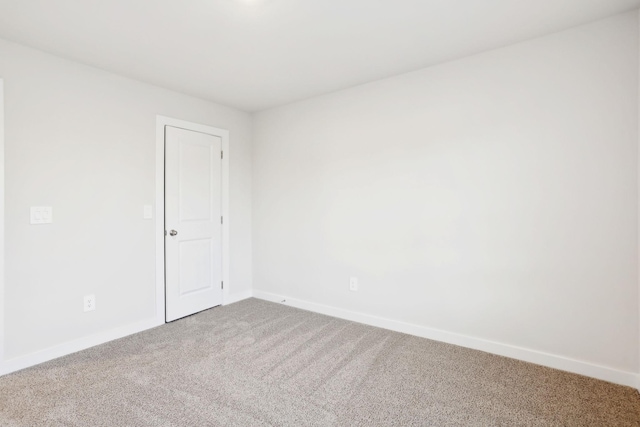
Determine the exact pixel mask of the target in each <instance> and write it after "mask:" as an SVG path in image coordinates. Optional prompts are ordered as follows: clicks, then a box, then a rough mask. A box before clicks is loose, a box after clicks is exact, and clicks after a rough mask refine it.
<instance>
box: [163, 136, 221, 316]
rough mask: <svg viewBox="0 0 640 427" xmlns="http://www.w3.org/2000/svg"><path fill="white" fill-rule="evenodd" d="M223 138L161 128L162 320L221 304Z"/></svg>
mask: <svg viewBox="0 0 640 427" xmlns="http://www.w3.org/2000/svg"><path fill="white" fill-rule="evenodd" d="M221 152H222V140H221V138H220V137H218V136H213V135H208V134H205V133H200V132H195V131H190V130H185V129H180V128H176V127H171V126H166V127H165V268H166V274H165V277H166V279H165V280H166V284H165V286H166V320H167V322H170V321H172V320H176V319H179V318H181V317H185V316H188V315H190V314H193V313H197V312H198V311H202V310H205V309H207V308H211V307H214V306H216V305H220V304H222V224H221V222H222V197H221V196H222V191H221V189H222V161H221V159H220V158H221Z"/></svg>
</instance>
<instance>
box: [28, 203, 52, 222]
mask: <svg viewBox="0 0 640 427" xmlns="http://www.w3.org/2000/svg"><path fill="white" fill-rule="evenodd" d="M52 222H53V208H52V207H51V206H31V224H51V223H52Z"/></svg>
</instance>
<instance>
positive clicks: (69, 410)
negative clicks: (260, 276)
mask: <svg viewBox="0 0 640 427" xmlns="http://www.w3.org/2000/svg"><path fill="white" fill-rule="evenodd" d="M0 425H1V426H4V427H14V426H29V427H35V426H83V427H84V426H109V427H114V426H163V427H170V426H243V427H247V426H520V425H522V426H640V395H639V394H638V392H637V391H635V390H633V389H631V388H628V387H622V386H617V385H613V384H609V383H606V382H603V381H598V380H593V379H589V378H586V377H582V376H579V375H574V374H568V373H565V372H561V371H557V370H553V369H549V368H544V367H540V366H536V365H532V364H529V363H525V362H519V361H516V360H511V359H507V358H503V357H499V356H494V355H490V354H487V353H483V352H480V351H475V350H469V349H465V348H461V347H457V346H453V345H448V344H443V343H438V342H435V341H429V340H426V339H422V338H417V337H413V336H410V335H404V334H400V333H396V332H390V331H386V330H383V329H378V328H374V327H370V326H365V325H361V324H358V323H353V322H348V321H344V320H339V319H335V318H331V317H327V316H323V315H319V314H314V313H310V312H306V311H302V310H297V309H294V308H291V307H287V306H284V305H280V304H273V303H269V302H265V301H260V300H256V299H250V300H246V301H242V302H239V303H236V304H232V305H229V306H226V307H218V308H214V309H212V310H208V311H205V312H202V313H199V314H197V315H194V316H191V317H188V318H185V319H182V320H179V321H176V322H174V323H171V324H168V325H164V326H161V327H159V328H155V329H152V330H149V331H146V332H143V333H140V334H137V335H133V336H130V337H127V338H123V339H120V340H117V341H114V342H111V343H108V344H104V345H101V346H99V347H94V348H92V349H89V350H86V351H83V352H80V353H76V354H73V355H70V356H67V357H64V358H61V359H58V360H55V361H52V362H49V363H46V364H43V365H39V366H37V367H34V368H30V369H27V370H24V371H21V372H17V373H14V374H11V375H8V376H5V377H2V378H0Z"/></svg>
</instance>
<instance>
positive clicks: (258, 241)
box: [253, 12, 639, 378]
mask: <svg viewBox="0 0 640 427" xmlns="http://www.w3.org/2000/svg"><path fill="white" fill-rule="evenodd" d="M637 21H638V18H637V13H636V12H633V13H628V14H625V15H620V16H616V17H612V18H609V19H606V20H603V21H599V22H596V23H593V24H590V25H586V26H581V27H578V28H574V29H571V30H568V31H565V32H562V33H557V34H553V35H550V36H547V37H544V38H540V39H536V40H532V41H529V42H526V43H521V44H518V45H514V46H510V47H506V48H502V49H499V50H495V51H491V52H486V53H483V54H480V55H476V56H473V57H469V58H466V59H462V60H458V61H455V62H450V63H446V64H443V65H440V66H436V67H432V68H428V69H424V70H421V71H418V72H415V73H410V74H406V75H402V76H398V77H394V78H390V79H386V80H382V81H378V82H375V83H372V84H367V85H363V86H359V87H356V88H352V89H349V90H345V91H341V92H338V93H334V94H330V95H327V96H322V97H318V98H314V99H310V100H307V101H303V102H299V103H295V104H292V105H288V106H284V107H281V108H276V109H272V110H268V111H265V112H262V113H259V114H257V115H256V116H255V122H254V140H253V179H254V181H253V274H254V282H253V283H254V290H255V292H256V293H257V294H261V293H270V294H274V295H277V296H285V297H289V298H295V299H297V300H298V301H303V302H312V303H314V304H320V305H325V306H329V307H333V308H337V309H342V310H349V311H352V312H357V313H363V314H367V315H372V316H378V317H382V318H386V319H391V320H395V321H399V322H406V323H407V324H411V325H418V326H423V327H426V328H435V329H439V330H442V331H447V332H451V333H454V334H462V335H465V336H468V337H473V338H477V339H479V340H488V341H493V342H497V343H502V344H505V345H508V346H511V347H512V348H513V347H519V348H523V349H525V350H531V351H532V352H534V353H536V354H547V355H550V356H552V357H557V360H564V359H570V360H573V361H576V362H577V363H585V364H588V365H590V366H591V365H593V366H600V367H605V368H610V369H611V370H613V371H621V372H622V373H630V374H631V375H633V378H636V376H635V375H634V374H633V373H637V372H638V369H639V360H638V359H639V356H638V355H639V348H638V346H639V345H638V344H639V343H638V336H639V319H638V241H637V239H638V232H637V231H638V203H637V201H638V178H637V173H638V98H637V97H638V91H637V85H638V22H637ZM318 66H329V65H327V64H318ZM349 276H357V277H358V278H359V281H360V290H359V292H350V291H349V289H348V282H349ZM613 371H612V372H613ZM625 375H626V374H625ZM626 378H628V377H626Z"/></svg>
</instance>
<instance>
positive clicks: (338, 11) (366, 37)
mask: <svg viewBox="0 0 640 427" xmlns="http://www.w3.org/2000/svg"><path fill="white" fill-rule="evenodd" d="M639 6H640V0H0V38H4V39H7V40H12V41H15V42H18V43H22V44H24V45H28V46H32V47H35V48H38V49H41V50H44V51H47V52H51V53H54V54H56V55H59V56H62V57H65V58H69V59H73V60H76V61H79V62H82V63H85V64H88V65H92V66H95V67H99V68H102V69H105V70H109V71H112V72H115V73H118V74H122V75H125V76H129V77H132V78H135V79H139V80H143V81H146V82H149V83H152V84H156V85H158V86H163V87H166V88H169V89H173V90H176V91H179V92H183V93H186V94H190V95H194V96H197V97H200V98H205V99H208V100H211V101H214V102H218V103H221V104H225V105H229V106H232V107H236V108H238V109H241V110H245V111H250V112H253V111H259V110H262V109H266V108H270V107H273V106H277V105H282V104H286V103H289V102H293V101H296V100H300V99H304V98H308V97H312V96H315V95H320V94H323V93H328V92H332V91H335V90H339V89H343V88H347V87H350V86H354V85H358V84H362V83H366V82H370V81H373V80H377V79H381V78H384V77H388V76H392V75H396V74H400V73H404V72H408V71H413V70H417V69H420V68H423V67H426V66H429V65H433V64H437V63H440V62H444V61H448V60H452V59H455V58H459V57H463V56H466V55H471V54H474V53H478V52H481V51H485V50H488V49H494V48H497V47H500V46H505V45H508V44H512V43H515V42H518V41H522V40H526V39H529V38H532V37H537V36H541V35H544V34H548V33H551V32H554V31H559V30H562V29H565V28H569V27H572V26H575V25H580V24H583V23H587V22H590V21H594V20H597V19H600V18H603V17H606V16H610V15H614V14H617V13H621V12H624V11H629V10H632V9H635V8H638V7H639Z"/></svg>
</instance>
